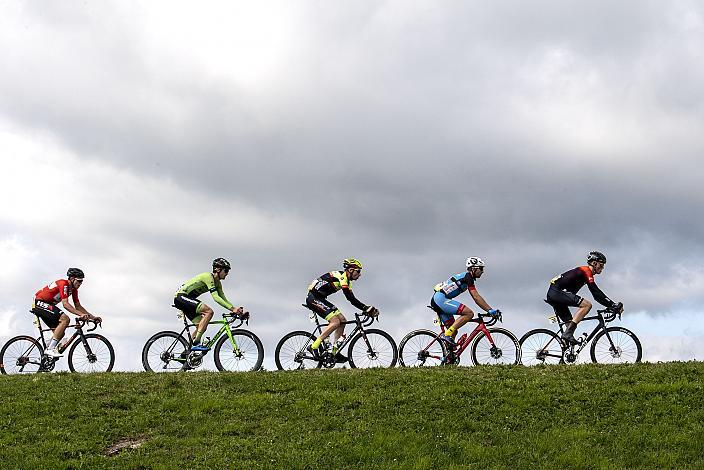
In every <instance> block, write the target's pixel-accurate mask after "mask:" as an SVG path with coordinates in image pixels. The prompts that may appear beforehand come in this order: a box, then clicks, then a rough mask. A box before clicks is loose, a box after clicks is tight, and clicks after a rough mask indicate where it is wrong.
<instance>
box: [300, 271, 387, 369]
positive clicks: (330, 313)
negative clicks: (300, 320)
mask: <svg viewBox="0 0 704 470" xmlns="http://www.w3.org/2000/svg"><path fill="white" fill-rule="evenodd" d="M342 267H343V269H344V270H343V271H330V272H328V273H325V274H323V275H322V276H320V277H319V278H317V279H315V280H314V281H313V282H311V283H310V285H309V286H308V296H307V297H306V305H307V306H308V307H309V308H310V309H311V310H313V311H314V312H315V313H317V314H318V315H319V316H321V317H323V318H324V319H325V320H327V321H328V322H329V324H328V326H326V327H325V329H324V330H323V331H322V332H321V333H320V336H318V338H317V339H316V340H315V341H314V342H313V344H311V345H310V346H309V349H310V350H311V353H312V354H313V356H315V357H318V355H319V351H318V348H319V347H320V344H321V343H322V342H323V340H324V339H325V338H327V337H328V336H330V333H332V332H333V331H334V332H335V337H334V340H335V341H337V340H338V339H339V338H340V337H341V336H342V335H343V334H344V333H345V325H344V322H345V321H347V319H346V318H345V316H344V315H343V314H342V312H341V311H340V310H339V309H338V308H337V307H335V306H334V305H333V304H332V303H330V302H329V301H328V300H327V297H328V296H329V295H330V294H333V293H335V292H337V291H339V290H342V292H344V294H345V297H346V298H347V300H349V301H350V303H351V304H352V305H354V306H355V307H356V308H358V309H360V310H362V311H363V312H364V313H366V314H367V315H370V316H375V315H378V313H379V311H378V310H377V309H376V308H375V307H372V306H370V305H365V304H363V303H362V302H360V301H359V300H357V297H355V296H354V294H353V293H352V281H356V280H357V279H359V277H360V276H361V275H362V263H360V262H359V260H357V259H354V258H347V259H345V260H343V261H342ZM336 359H337V361H338V362H345V361H347V358H346V357H345V356H343V355H342V354H340V353H337V355H336Z"/></svg>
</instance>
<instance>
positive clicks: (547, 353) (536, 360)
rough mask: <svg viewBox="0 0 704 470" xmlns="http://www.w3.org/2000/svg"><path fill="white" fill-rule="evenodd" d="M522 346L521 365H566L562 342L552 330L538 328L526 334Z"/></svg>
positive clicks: (521, 342)
mask: <svg viewBox="0 0 704 470" xmlns="http://www.w3.org/2000/svg"><path fill="white" fill-rule="evenodd" d="M519 343H520V345H521V363H522V364H523V365H526V366H535V365H542V364H564V363H565V359H564V349H563V348H562V340H561V339H560V337H559V336H558V334H557V333H555V332H554V331H552V330H548V329H545V328H538V329H535V330H530V331H529V332H528V333H526V334H524V335H523V336H522V337H521V340H520V341H519Z"/></svg>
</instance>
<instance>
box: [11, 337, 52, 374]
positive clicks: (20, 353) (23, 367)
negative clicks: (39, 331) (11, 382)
mask: <svg viewBox="0 0 704 470" xmlns="http://www.w3.org/2000/svg"><path fill="white" fill-rule="evenodd" d="M42 354H44V348H42V345H41V344H40V343H39V341H37V340H36V339H34V338H32V337H31V336H15V337H14V338H12V339H11V340H10V341H8V342H7V343H5V346H3V348H2V351H0V372H2V373H3V374H34V373H36V372H39V368H40V367H41V365H42Z"/></svg>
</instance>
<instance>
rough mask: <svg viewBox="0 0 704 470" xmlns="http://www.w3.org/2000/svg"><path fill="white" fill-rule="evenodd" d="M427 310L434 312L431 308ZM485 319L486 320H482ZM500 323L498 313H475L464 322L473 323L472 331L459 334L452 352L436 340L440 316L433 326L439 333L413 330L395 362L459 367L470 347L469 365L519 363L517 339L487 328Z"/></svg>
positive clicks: (448, 347) (442, 326)
mask: <svg viewBox="0 0 704 470" xmlns="http://www.w3.org/2000/svg"><path fill="white" fill-rule="evenodd" d="M428 308H429V309H431V310H433V311H434V312H435V313H438V312H437V311H436V310H435V309H434V308H433V307H432V306H430V305H428ZM487 317H489V318H490V320H489V321H484V318H487ZM500 321H503V320H502V316H501V312H498V313H497V314H496V315H488V314H486V313H479V315H478V316H477V318H473V319H472V320H470V321H469V322H468V323H476V324H477V326H476V327H475V328H474V330H473V331H472V332H471V333H469V334H467V333H465V334H463V335H462V336H461V337H460V338H459V339H458V340H457V341H456V342H455V347H454V349H451V348H450V346H449V345H448V344H447V343H446V342H445V341H443V340H442V339H440V337H441V336H442V335H444V334H445V324H444V323H443V322H442V321H441V320H440V317H439V316H437V317H436V318H435V321H434V322H435V323H436V324H438V325H439V326H440V332H439V333H437V332H435V331H432V330H426V329H421V330H415V331H411V332H410V333H408V334H407V335H406V336H405V337H404V338H403V339H402V340H401V343H400V345H399V362H400V363H401V365H402V366H405V367H427V366H440V365H449V364H455V365H457V364H459V363H460V358H461V357H462V353H463V352H464V351H465V350H466V349H467V348H470V353H471V354H470V357H471V359H472V364H474V365H479V364H486V365H489V364H519V363H520V362H521V348H520V345H519V343H518V338H516V336H515V335H514V334H513V333H511V332H510V331H509V330H507V329H505V328H489V327H490V326H492V325H495V324H496V322H500Z"/></svg>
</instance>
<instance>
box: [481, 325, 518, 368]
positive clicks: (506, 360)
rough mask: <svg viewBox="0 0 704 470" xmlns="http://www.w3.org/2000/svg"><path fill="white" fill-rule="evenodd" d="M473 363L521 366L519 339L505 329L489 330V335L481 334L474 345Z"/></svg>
mask: <svg viewBox="0 0 704 470" xmlns="http://www.w3.org/2000/svg"><path fill="white" fill-rule="evenodd" d="M472 362H473V363H474V365H496V364H519V363H520V362H521V345H520V343H519V342H518V338H516V335H514V334H513V333H511V332H510V331H508V330H505V329H503V328H489V335H487V334H486V333H485V332H481V333H479V334H478V335H477V337H476V339H475V340H474V342H473V343H472Z"/></svg>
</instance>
